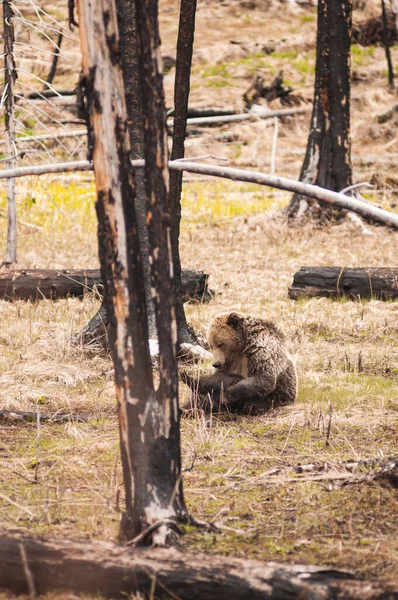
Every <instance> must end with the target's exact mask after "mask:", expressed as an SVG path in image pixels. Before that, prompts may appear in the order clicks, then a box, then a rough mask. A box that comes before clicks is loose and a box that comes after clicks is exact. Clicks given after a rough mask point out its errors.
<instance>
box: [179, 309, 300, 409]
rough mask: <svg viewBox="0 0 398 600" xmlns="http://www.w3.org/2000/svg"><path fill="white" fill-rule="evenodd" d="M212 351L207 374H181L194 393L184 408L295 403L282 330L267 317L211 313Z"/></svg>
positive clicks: (294, 378)
mask: <svg viewBox="0 0 398 600" xmlns="http://www.w3.org/2000/svg"><path fill="white" fill-rule="evenodd" d="M207 341H208V343H209V345H210V347H211V349H212V351H213V367H214V369H215V371H214V373H213V374H212V375H204V376H201V377H199V378H198V379H195V378H192V377H190V376H189V375H188V374H187V373H184V374H183V376H182V379H183V381H184V383H186V384H187V385H189V387H190V388H191V390H192V392H193V394H194V397H193V398H191V400H190V402H189V403H188V405H185V406H184V407H183V408H184V409H189V408H192V407H193V404H194V399H195V394H196V396H197V400H198V403H199V406H201V408H203V409H204V410H205V411H208V410H209V409H210V408H212V409H213V410H214V409H216V410H221V409H222V408H226V409H227V410H229V411H230V412H238V413H248V412H249V413H253V412H257V411H258V409H260V411H261V410H268V409H270V408H274V407H277V406H282V405H284V404H290V403H292V402H294V401H295V399H296V396H297V373H296V369H295V366H294V363H293V361H292V358H291V357H290V355H289V353H288V352H287V349H286V346H285V340H284V336H283V334H282V332H281V331H280V330H279V329H278V328H277V327H276V325H274V324H273V323H271V322H270V321H264V320H263V319H256V318H254V317H249V316H245V315H242V314H240V313H237V312H230V313H223V314H220V315H218V316H216V317H215V318H214V319H213V321H212V322H211V323H210V326H209V328H208V330H207Z"/></svg>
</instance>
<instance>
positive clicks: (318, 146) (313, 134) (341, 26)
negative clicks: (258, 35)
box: [287, 0, 352, 221]
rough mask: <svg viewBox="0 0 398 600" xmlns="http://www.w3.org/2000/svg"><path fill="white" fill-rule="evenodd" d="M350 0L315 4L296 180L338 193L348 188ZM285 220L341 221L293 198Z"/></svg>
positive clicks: (311, 203) (302, 198) (315, 203)
mask: <svg viewBox="0 0 398 600" xmlns="http://www.w3.org/2000/svg"><path fill="white" fill-rule="evenodd" d="M351 27H352V3H351V0H319V1H318V32H317V52H316V74H315V91H314V104H313V111H312V118H311V129H310V134H309V137H308V144H307V151H306V155H305V158H304V163H303V166H302V169H301V173H300V181H302V182H304V183H311V184H315V185H319V186H320V187H323V188H326V189H328V190H332V191H335V192H339V191H340V190H342V189H344V188H346V187H348V186H350V185H351V183H352V165H351V143H350V43H351ZM287 213H288V216H289V217H290V218H302V217H303V216H307V214H308V215H311V216H314V217H316V218H318V219H319V220H322V221H323V220H329V219H331V218H334V217H338V216H341V211H340V210H336V209H332V208H330V206H327V205H326V204H325V203H324V202H320V201H314V200H310V199H309V198H308V197H307V196H303V195H301V194H294V196H293V198H292V200H291V202H290V205H289V207H288V209H287Z"/></svg>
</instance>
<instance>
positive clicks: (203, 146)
mask: <svg viewBox="0 0 398 600" xmlns="http://www.w3.org/2000/svg"><path fill="white" fill-rule="evenodd" d="M265 4H266V3H265V2H264V6H261V5H260V4H258V5H257V7H256V8H250V7H249V3H246V4H244V3H243V2H242V3H240V4H238V3H236V2H232V1H231V2H222V3H215V2H201V3H199V9H198V27H197V35H196V51H195V57H194V65H193V83H192V92H191V105H192V106H210V105H213V106H215V105H217V106H220V105H227V106H233V107H240V106H241V105H242V100H241V96H242V93H243V92H244V91H245V89H246V88H247V87H248V85H249V83H250V81H251V78H252V77H253V75H254V73H256V72H258V71H259V70H260V71H261V72H262V73H263V74H264V76H265V77H266V78H269V79H272V77H273V76H275V74H276V73H278V72H279V70H280V69H283V71H284V74H285V79H286V81H287V83H289V84H290V85H292V87H293V88H294V91H295V93H297V94H300V95H301V96H302V97H303V98H304V100H303V105H307V103H306V102H305V100H306V99H308V100H309V99H311V96H312V87H311V86H312V83H313V71H314V57H315V50H314V41H315V25H316V19H315V12H314V10H315V9H313V8H312V9H311V8H310V9H308V8H307V9H305V10H304V9H302V8H300V7H297V5H295V4H292V5H290V4H289V5H287V4H283V5H282V4H281V5H279V3H276V2H274V3H271V6H270V8H269V9H268V11H267V10H266V9H265V8H266V7H265ZM245 6H246V7H245ZM250 6H251V3H250ZM253 6H255V3H253ZM289 7H290V8H289ZM362 16H363V13H358V18H359V17H362ZM161 22H162V38H163V41H164V53H165V54H173V43H174V39H175V35H176V30H177V25H178V19H177V5H176V4H175V3H170V2H168V3H163V4H162V6H161ZM282 38H283V39H284V41H283V42H282V41H280V40H281V39H282ZM231 39H233V40H236V41H242V42H245V43H246V44H248V43H249V42H250V43H252V42H257V41H258V42H261V43H264V42H267V43H268V42H269V41H275V43H276V49H275V51H274V53H272V54H270V55H267V56H264V55H260V53H259V52H252V51H250V52H246V50H243V51H242V49H241V48H240V53H238V50H239V45H238V44H230V40H231ZM237 48H238V50H237ZM393 60H394V61H395V64H398V49H397V48H396V47H395V48H394V49H393ZM353 70H354V82H353V88H352V97H353V102H352V119H353V124H352V142H353V164H354V178H355V181H369V180H370V179H371V178H372V177H373V181H374V182H375V184H376V187H375V188H374V189H373V190H371V191H370V192H367V193H366V197H367V198H368V199H369V200H370V201H374V202H377V203H378V204H379V205H380V206H383V207H385V208H390V209H392V210H396V188H398V185H397V184H396V173H395V171H396V169H395V163H396V160H397V158H398V150H397V147H396V142H397V140H398V138H397V136H396V124H397V123H396V122H395V121H394V119H397V118H398V117H396V116H394V115H393V116H392V117H391V119H390V120H389V121H387V122H386V123H385V124H380V123H377V121H376V116H377V115H379V114H381V113H383V112H385V111H386V110H387V109H388V108H390V107H391V106H392V105H394V103H396V101H397V100H396V93H395V92H391V91H390V90H388V88H387V79H386V66H385V58H384V55H383V50H382V48H379V47H375V48H373V47H371V48H361V47H354V49H353ZM172 78H173V70H172V71H171V72H170V74H168V75H166V77H165V85H166V90H167V99H168V105H171V104H172ZM308 105H309V106H310V104H309V103H308ZM277 106H279V105H278V103H277V102H275V103H272V105H271V106H270V108H273V107H277ZM396 114H398V113H396ZM308 124H309V114H306V115H300V116H294V117H288V118H285V119H284V120H282V121H281V122H280V123H279V129H278V142H277V147H276V165H275V166H276V173H277V174H280V175H287V176H290V177H293V178H296V177H297V176H298V174H299V170H300V166H301V161H302V158H303V151H304V148H305V142H306V137H307V133H308ZM273 128H274V125H273V124H268V123H267V122H266V121H261V122H260V121H258V122H254V123H251V124H244V125H242V124H241V125H233V126H231V125H228V126H224V127H221V128H217V129H207V130H205V131H204V132H202V133H200V134H199V133H197V132H195V133H194V134H193V135H192V136H190V137H189V138H188V139H187V153H188V155H189V156H200V155H203V154H213V155H216V156H219V157H220V156H221V157H225V158H227V159H228V161H229V163H230V164H235V165H239V166H242V167H248V166H250V167H255V168H258V169H263V170H264V171H268V170H269V168H270V157H271V149H272V144H273V139H274V137H273V136H274V130H273ZM17 190H18V215H19V219H20V221H21V223H20V225H19V250H18V251H19V263H18V268H28V267H49V268H88V267H92V268H94V267H97V266H98V258H97V251H96V221H95V213H94V201H95V194H94V185H93V182H92V178H91V175H88V174H85V175H78V174H76V175H65V176H57V177H50V176H46V177H43V178H40V179H36V180H35V179H33V178H32V179H29V180H28V179H24V180H19V181H18V187H17ZM288 201H289V194H287V193H282V192H278V191H276V190H269V189H268V188H260V187H258V186H254V185H247V184H239V183H232V182H226V181H219V180H211V179H205V180H195V179H194V178H193V177H192V176H189V177H186V180H185V183H184V189H183V208H182V214H183V220H182V230H181V240H180V241H181V254H182V262H183V266H184V267H185V268H193V269H202V270H204V271H206V272H207V273H209V274H210V279H209V285H210V287H211V289H213V290H214V292H215V294H214V297H213V298H212V300H211V301H210V302H209V303H207V304H191V305H186V308H187V315H188V319H189V322H190V323H191V324H192V325H193V326H194V328H195V329H196V331H197V332H198V333H199V334H201V335H203V333H204V331H205V329H206V326H207V324H208V322H209V320H210V319H211V317H212V316H213V315H215V314H217V313H218V312H221V311H225V310H228V309H237V310H240V311H243V312H247V313H249V314H253V315H258V316H262V317H264V318H267V319H270V320H274V321H275V322H276V323H278V325H279V326H280V327H281V329H282V330H283V331H284V333H285V334H286V337H287V340H288V344H289V349H290V350H291V352H292V354H293V355H294V357H295V360H296V361H297V369H298V374H299V383H300V389H299V397H298V400H297V402H296V403H295V405H293V406H290V407H286V408H283V409H278V410H275V411H272V412H271V413H269V414H267V415H265V416H259V417H234V418H232V417H224V418H216V417H214V418H212V419H211V420H210V422H209V421H208V419H204V418H203V419H202V418H199V419H196V420H188V419H187V420H183V422H182V444H183V448H182V454H183V466H184V473H183V476H184V489H185V496H186V501H187V505H188V507H189V510H190V511H191V512H192V513H193V514H194V515H195V516H196V517H197V518H202V519H206V520H208V521H211V522H214V523H216V524H217V526H218V528H219V530H218V532H217V533H211V534H210V533H203V531H199V530H196V529H194V528H190V527H189V528H186V531H185V535H184V537H183V544H184V546H185V547H186V548H190V549H198V550H199V549H200V550H203V551H206V552H208V553H209V555H210V554H212V553H223V554H233V555H236V556H242V557H245V556H247V557H248V556H251V557H256V558H259V559H262V560H277V561H288V562H294V563H298V562H301V563H314V564H325V565H326V564H328V565H334V566H336V567H341V568H345V569H347V568H348V569H351V570H352V571H354V572H355V573H356V574H357V575H360V576H363V577H372V578H381V579H386V580H388V579H389V580H396V567H397V561H398V535H397V533H398V530H397V523H398V497H397V490H396V488H394V487H393V486H392V485H391V484H389V483H388V482H375V481H365V480H363V477H362V476H363V475H365V474H366V473H369V472H370V471H371V470H372V469H373V468H374V467H375V466H377V464H379V463H380V461H382V460H384V459H386V458H387V457H390V456H394V455H395V456H396V455H397V452H398V451H397V443H398V386H397V384H398V380H397V376H398V344H397V333H398V304H397V303H396V302H382V301H378V300H370V301H368V300H360V299H359V300H357V301H349V300H346V299H341V300H339V301H332V300H329V299H324V298H323V299H311V300H300V301H293V300H290V299H289V298H288V295H287V290H288V287H289V285H290V284H291V282H292V279H293V274H294V273H295V272H296V271H297V270H298V269H299V268H300V267H301V266H304V265H319V266H321V265H328V266H341V267H344V266H346V267H355V266H369V267H370V266H374V267H376V266H380V267H383V266H390V267H391V266H397V265H396V257H397V250H398V244H397V242H398V234H397V232H394V231H392V230H389V229H388V228H383V227H375V226H371V225H369V226H368V232H367V234H363V232H362V230H361V228H359V227H358V226H357V225H356V224H354V223H351V222H349V221H343V222H342V223H340V224H339V225H331V226H330V227H318V226H316V225H306V226H298V225H297V226H288V225H287V223H286V222H285V220H284V217H283V214H282V212H281V209H282V208H283V207H284V206H286V205H287V203H288ZM0 210H1V214H3V213H4V210H5V198H4V194H2V196H1V198H0ZM23 223H29V224H30V225H35V226H36V227H28V226H26V225H24V224H23ZM0 231H1V238H0V239H1V244H0V253H1V255H3V254H4V242H3V240H4V239H5V238H4V236H5V219H1V222H0ZM98 303H99V301H98V298H97V297H96V295H95V293H94V292H93V293H92V294H90V295H87V296H86V297H85V298H84V299H83V300H78V299H66V300H60V301H57V302H51V301H48V300H42V301H40V302H36V303H31V302H22V301H15V302H4V301H0V316H1V320H2V327H1V330H0V348H1V350H0V408H1V409H12V410H20V411H21V410H25V411H28V410H29V411H36V410H40V411H41V412H46V413H55V412H57V411H61V412H63V411H68V412H70V413H71V414H72V415H75V416H76V415H86V416H88V417H89V419H88V421H87V422H85V423H80V422H78V420H77V419H71V420H70V422H68V423H67V424H62V425H59V424H52V423H48V424H43V425H41V427H40V429H39V430H38V429H37V427H36V424H35V423H27V424H23V423H20V422H18V421H3V422H0V465H1V468H0V482H1V483H0V490H1V491H0V520H1V523H2V526H3V527H7V528H15V527H17V528H22V529H23V530H27V531H30V532H32V533H41V534H48V535H54V536H57V535H59V536H70V537H93V538H103V539H115V538H116V536H117V532H118V525H119V522H120V518H121V511H122V510H123V489H122V475H121V465H120V458H119V447H118V428H117V421H116V414H115V398H114V386H113V381H112V365H111V361H110V359H109V357H108V356H106V355H104V354H103V353H101V352H98V351H95V350H92V349H88V348H82V347H79V346H76V345H75V344H73V334H74V333H75V332H77V331H79V329H80V328H81V327H82V326H83V325H84V324H85V323H86V322H87V321H88V319H89V318H90V317H91V316H92V315H93V314H94V312H95V310H96V308H97V306H98ZM198 368H203V369H205V368H208V365H200V366H199V367H198ZM187 395H188V392H187V389H186V388H185V387H184V386H183V385H181V388H180V396H181V399H182V401H184V400H185V399H186V398H187ZM329 429H330V431H329V432H328V430H329ZM352 463H355V464H352Z"/></svg>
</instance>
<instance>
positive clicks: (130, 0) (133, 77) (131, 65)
mask: <svg viewBox="0 0 398 600" xmlns="http://www.w3.org/2000/svg"><path fill="white" fill-rule="evenodd" d="M116 10H117V16H118V26H119V35H120V47H121V54H122V67H123V81H124V89H125V93H126V105H127V116H128V121H127V122H128V126H129V132H130V143H131V156H132V158H133V159H139V158H144V121H143V114H142V100H141V86H140V80H139V74H138V52H139V48H138V33H137V18H136V8H135V0H116ZM134 181H135V206H136V213H137V225H138V233H139V236H140V246H141V254H142V265H143V270H144V284H145V298H146V309H147V315H148V329H149V336H150V337H151V338H156V321H155V308H154V304H153V301H152V293H151V275H150V268H149V245H148V230H147V224H146V210H147V197H146V192H145V174H144V170H143V169H135V170H134Z"/></svg>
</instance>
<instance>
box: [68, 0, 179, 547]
mask: <svg viewBox="0 0 398 600" xmlns="http://www.w3.org/2000/svg"><path fill="white" fill-rule="evenodd" d="M77 6H78V11H79V32H80V41H81V48H82V63H83V84H84V89H85V97H86V104H87V108H88V113H89V117H90V123H91V126H92V129H93V133H94V141H95V144H94V150H93V161H94V175H95V182H96V188H97V203H96V209H97V215H98V241H99V244H98V246H99V254H100V263H101V272H102V280H103V282H104V286H105V301H106V307H107V312H108V318H109V322H110V342H111V349H112V354H113V360H114V365H115V384H116V396H117V401H118V415H119V431H120V444H121V456H122V466H123V479H124V488H125V496H126V511H125V513H124V515H123V518H122V523H121V530H120V535H121V537H122V538H124V539H131V538H133V537H135V536H137V535H139V534H141V533H142V532H143V531H146V530H147V529H148V528H149V527H151V526H153V525H155V524H159V522H161V525H160V526H158V527H156V528H154V529H153V531H152V533H151V534H149V535H147V536H146V537H145V538H144V540H145V542H148V543H151V541H153V542H154V543H157V544H164V543H167V542H169V541H170V540H171V539H172V538H173V534H174V531H173V528H172V526H171V525H170V523H172V522H173V521H172V520H177V519H179V518H186V516H187V511H186V508H185V503H184V498H183V493H182V483H181V456H180V430H179V410H178V387H177V364H176V345H177V335H176V321H175V300H174V295H173V289H174V282H173V280H172V276H171V273H172V256H171V247H170V239H169V238H170V232H169V219H168V216H167V212H166V191H167V173H168V171H167V151H166V146H165V143H166V134H165V123H164V119H165V112H164V99H163V88H162V79H161V73H160V70H159V67H160V65H159V63H158V60H157V59H156V58H155V57H156V56H157V51H158V39H159V36H158V33H157V6H156V5H155V6H154V5H152V4H147V3H146V2H145V1H144V0H139V1H138V2H137V5H136V6H137V16H138V24H139V27H138V29H139V33H140V42H141V60H140V71H141V73H140V77H141V79H140V81H141V84H143V83H144V85H142V90H143V100H144V102H145V103H146V114H145V117H146V130H145V160H146V164H147V167H146V168H147V173H146V175H147V177H146V180H147V184H148V187H147V196H148V199H149V210H148V226H149V231H148V233H149V254H150V261H151V278H152V287H153V288H154V297H155V311H156V325H157V333H158V339H159V346H160V384H159V387H158V389H157V390H155V386H154V381H153V377H152V368H151V359H150V354H149V346H148V324H147V314H146V298H145V290H144V272H143V265H142V255H141V249H140V240H139V234H138V219H137V214H136V207H135V203H134V196H135V189H134V182H133V170H132V167H131V163H130V159H131V149H130V139H129V134H128V128H127V111H126V103H125V92H124V86H123V74H122V67H121V56H120V47H119V33H118V27H117V17H116V9H115V4H114V0H98V2H96V3H95V6H94V5H93V4H92V3H91V0H78V2H77ZM159 60H160V56H159ZM148 174H150V177H148Z"/></svg>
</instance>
